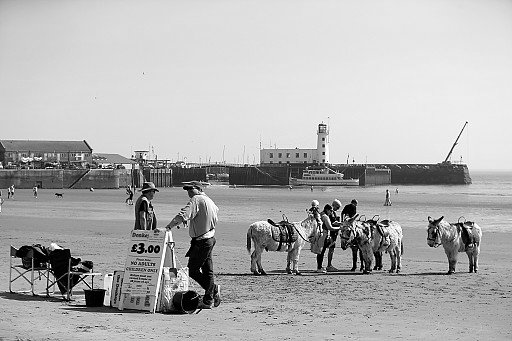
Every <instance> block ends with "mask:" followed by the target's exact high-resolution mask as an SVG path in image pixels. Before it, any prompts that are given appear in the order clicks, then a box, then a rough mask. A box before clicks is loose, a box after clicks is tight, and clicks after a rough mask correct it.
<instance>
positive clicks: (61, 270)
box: [46, 249, 101, 301]
mask: <svg viewBox="0 0 512 341" xmlns="http://www.w3.org/2000/svg"><path fill="white" fill-rule="evenodd" d="M78 262H79V260H78V259H75V258H73V257H71V251H70V250H69V249H63V250H59V249H57V250H53V251H52V252H51V253H50V272H51V273H52V274H53V276H54V280H53V281H50V282H49V283H48V285H47V286H46V295H47V296H50V289H51V288H53V289H54V292H55V285H57V287H58V288H59V290H60V293H61V294H62V295H63V296H64V298H65V299H66V300H67V301H70V300H71V296H72V295H73V287H74V286H76V285H77V284H79V283H84V284H85V285H86V286H87V287H88V288H89V289H93V288H94V276H101V273H99V272H93V271H92V269H91V272H81V271H73V266H75V265H77V264H78ZM88 278H90V279H91V284H89V283H88V282H87V279H88Z"/></svg>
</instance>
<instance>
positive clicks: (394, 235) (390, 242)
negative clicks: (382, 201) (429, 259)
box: [364, 216, 404, 273]
mask: <svg viewBox="0 0 512 341" xmlns="http://www.w3.org/2000/svg"><path fill="white" fill-rule="evenodd" d="M375 217H377V216H374V217H373V219H371V220H367V221H366V222H364V224H368V225H369V227H370V229H371V231H372V232H371V235H372V249H373V254H374V256H375V258H376V268H377V269H379V270H381V269H382V253H383V252H387V253H389V257H390V259H391V269H389V271H388V272H389V273H393V272H395V271H396V273H399V272H400V270H401V268H402V255H403V253H404V244H403V232H402V226H400V224H398V223H397V222H395V221H392V220H382V221H380V222H378V219H375ZM376 268H374V270H376Z"/></svg>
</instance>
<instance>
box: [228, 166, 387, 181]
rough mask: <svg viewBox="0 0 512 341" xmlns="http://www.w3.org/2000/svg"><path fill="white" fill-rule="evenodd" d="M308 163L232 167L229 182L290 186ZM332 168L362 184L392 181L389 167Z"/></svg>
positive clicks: (346, 177)
mask: <svg viewBox="0 0 512 341" xmlns="http://www.w3.org/2000/svg"><path fill="white" fill-rule="evenodd" d="M307 167H308V165H306V164H304V165H302V164H300V165H298V164H294V165H275V166H268V165H265V166H258V167H256V166H250V167H230V168H229V184H230V185H242V186H276V185H277V186H288V185H290V177H295V178H300V177H302V172H303V171H304V169H306V168H307ZM330 168H331V169H333V170H335V171H337V172H340V173H343V176H344V178H345V179H359V185H360V186H370V185H383V184H389V183H390V182H391V172H390V170H389V169H387V168H383V169H376V168H375V167H368V166H364V165H343V166H332V167H330Z"/></svg>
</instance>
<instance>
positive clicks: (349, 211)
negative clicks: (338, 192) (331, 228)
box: [341, 199, 357, 220]
mask: <svg viewBox="0 0 512 341" xmlns="http://www.w3.org/2000/svg"><path fill="white" fill-rule="evenodd" d="M356 214H357V200H356V199H352V201H350V204H348V205H345V207H343V210H342V211H341V220H345V219H346V218H354V217H355V215H356Z"/></svg>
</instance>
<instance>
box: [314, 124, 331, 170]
mask: <svg viewBox="0 0 512 341" xmlns="http://www.w3.org/2000/svg"><path fill="white" fill-rule="evenodd" d="M317 135H318V139H317V142H316V151H317V160H318V163H319V164H328V163H329V128H328V127H327V124H325V123H323V122H322V123H320V124H319V125H318V131H317Z"/></svg>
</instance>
